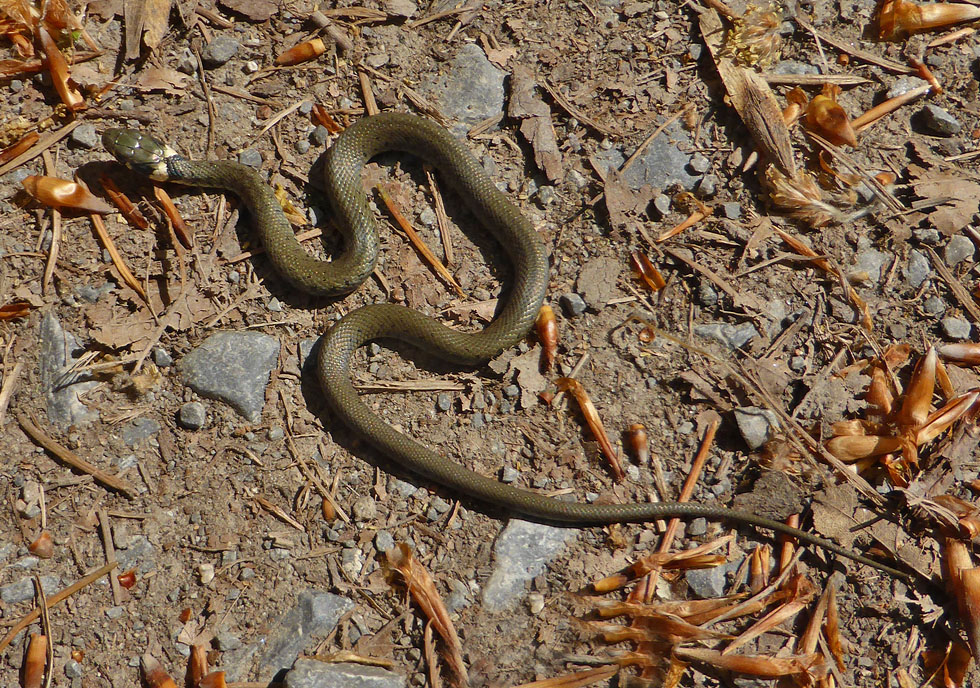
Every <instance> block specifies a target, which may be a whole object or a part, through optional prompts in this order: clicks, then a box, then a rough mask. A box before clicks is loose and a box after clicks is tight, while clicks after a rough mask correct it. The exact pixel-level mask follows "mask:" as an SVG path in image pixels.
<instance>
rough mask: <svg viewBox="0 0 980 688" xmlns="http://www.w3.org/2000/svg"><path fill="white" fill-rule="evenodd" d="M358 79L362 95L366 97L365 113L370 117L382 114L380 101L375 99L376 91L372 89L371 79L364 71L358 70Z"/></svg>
mask: <svg viewBox="0 0 980 688" xmlns="http://www.w3.org/2000/svg"><path fill="white" fill-rule="evenodd" d="M357 78H358V80H359V81H360V82H361V95H362V96H363V97H364V111H365V112H367V114H368V115H376V114H378V113H379V112H380V110H379V109H378V101H376V100H375V99H374V90H373V89H372V88H371V77H370V76H368V73H367V72H366V71H364V70H363V69H360V68H358V70H357Z"/></svg>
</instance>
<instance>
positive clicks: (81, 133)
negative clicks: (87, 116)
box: [71, 123, 100, 150]
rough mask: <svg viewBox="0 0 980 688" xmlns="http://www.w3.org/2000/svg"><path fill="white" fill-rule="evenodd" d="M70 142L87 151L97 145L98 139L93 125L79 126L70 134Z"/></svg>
mask: <svg viewBox="0 0 980 688" xmlns="http://www.w3.org/2000/svg"><path fill="white" fill-rule="evenodd" d="M71 142H72V143H74V144H75V145H76V146H79V147H81V148H87V149H89V150H91V149H93V148H95V147H96V146H98V145H99V142H100V137H99V134H98V132H97V131H95V125H94V124H88V123H86V124H81V125H79V126H77V127H75V129H74V130H73V131H72V132H71Z"/></svg>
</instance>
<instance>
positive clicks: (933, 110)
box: [919, 103, 963, 136]
mask: <svg viewBox="0 0 980 688" xmlns="http://www.w3.org/2000/svg"><path fill="white" fill-rule="evenodd" d="M919 116H920V117H921V118H922V124H923V125H925V128H926V129H928V130H929V131H930V132H931V133H933V134H936V135H937V136H956V135H957V134H959V133H960V130H961V129H963V125H962V124H960V121H959V120H958V119H956V118H955V117H953V116H952V115H951V114H949V112H947V111H946V110H944V109H943V108H941V107H939V106H938V105H933V104H932V103H926V105H925V107H923V108H922V109H921V110H920V111H919Z"/></svg>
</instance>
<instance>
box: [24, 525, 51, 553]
mask: <svg viewBox="0 0 980 688" xmlns="http://www.w3.org/2000/svg"><path fill="white" fill-rule="evenodd" d="M27 551H28V552H30V553H31V554H33V555H34V556H35V557H38V558H39V559H50V558H51V557H53V556H54V541H53V540H52V539H51V533H49V532H48V531H46V530H42V531H41V534H40V535H38V536H37V539H36V540H35V541H34V542H32V543H31V544H30V545H29V546H28V547H27Z"/></svg>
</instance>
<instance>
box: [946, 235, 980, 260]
mask: <svg viewBox="0 0 980 688" xmlns="http://www.w3.org/2000/svg"><path fill="white" fill-rule="evenodd" d="M975 252H976V247H975V246H974V245H973V242H972V241H970V239H968V238H967V237H965V236H963V235H962V234H957V235H956V236H954V237H952V238H950V240H949V243H948V244H946V255H945V256H944V258H945V259H946V265H948V266H949V267H951V268H952V267H955V266H957V265H959V264H960V263H962V262H963V261H964V260H973V254H974V253H975Z"/></svg>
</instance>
